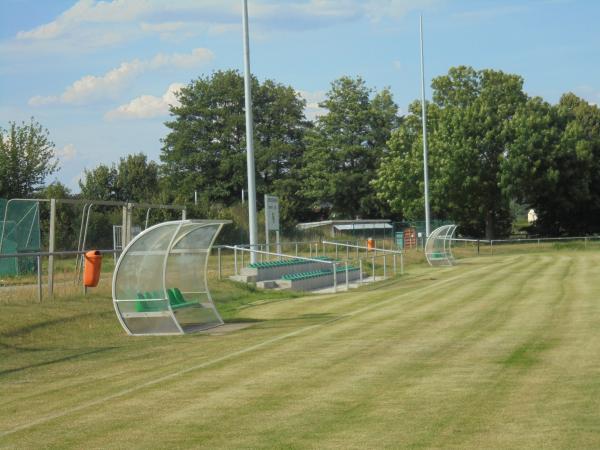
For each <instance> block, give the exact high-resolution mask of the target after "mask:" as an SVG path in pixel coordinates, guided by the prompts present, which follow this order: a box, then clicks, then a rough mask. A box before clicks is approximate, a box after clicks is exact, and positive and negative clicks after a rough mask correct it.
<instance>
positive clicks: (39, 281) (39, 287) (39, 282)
mask: <svg viewBox="0 0 600 450" xmlns="http://www.w3.org/2000/svg"><path fill="white" fill-rule="evenodd" d="M37 290H38V292H37V294H38V302H40V303H42V257H41V256H40V255H38V256H37Z"/></svg>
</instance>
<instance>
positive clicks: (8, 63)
mask: <svg viewBox="0 0 600 450" xmlns="http://www.w3.org/2000/svg"><path fill="white" fill-rule="evenodd" d="M248 3H249V17H250V25H249V28H250V33H251V38H250V52H251V70H252V72H253V74H254V75H256V76H257V77H258V78H259V79H260V80H265V79H273V80H276V81H278V82H280V83H284V84H287V85H291V86H293V87H294V88H295V89H296V90H297V91H298V92H299V93H300V95H302V96H303V97H304V98H305V99H306V100H307V109H306V114H307V117H309V118H314V117H316V116H317V115H318V114H319V113H321V112H322V111H321V110H320V109H319V107H318V103H319V101H321V100H323V98H324V96H325V93H326V92H327V90H328V88H329V85H330V83H331V82H332V81H333V80H335V79H336V78H339V77H340V76H344V75H349V76H361V77H363V79H364V80H365V81H366V83H367V85H368V86H369V87H372V88H375V89H382V88H384V87H389V88H390V89H391V90H392V92H393V94H394V99H395V101H396V103H397V104H398V105H399V107H400V110H401V111H402V112H405V111H406V110H407V106H408V104H409V103H410V102H412V101H413V100H415V99H418V98H419V97H420V66H419V15H420V14H422V15H423V22H424V33H425V39H424V41H425V76H426V84H427V86H429V82H430V80H431V78H433V77H435V76H439V75H443V74H445V73H446V72H447V71H448V69H449V68H450V67H452V66H457V65H470V66H473V67H474V68H476V69H484V68H493V69H499V70H503V71H505V72H510V73H516V74H519V75H521V76H522V77H523V78H524V80H525V90H526V92H527V93H528V94H529V95H531V96H541V97H543V98H544V99H545V100H547V101H549V102H551V103H555V102H557V101H558V99H559V98H560V96H561V94H563V93H565V92H569V91H570V92H574V93H576V94H577V95H580V96H581V97H583V98H585V99H586V100H588V101H589V102H591V103H600V58H599V57H598V55H600V26H598V23H599V19H600V2H598V1H595V0H587V1H585V0H579V1H577V0H530V1H526V0H519V1H517V0H514V1H513V0H504V1H494V0H478V1H475V0H420V1H417V0H365V1H359V0H287V1H274V0H249V2H248ZM241 5H242V3H241V0H169V1H165V0H106V1H96V0H79V1H73V0H0V127H2V128H4V129H6V128H7V127H8V124H9V122H11V121H16V122H21V121H29V120H30V118H31V117H33V118H34V119H35V120H36V121H38V122H39V123H41V124H42V125H43V126H44V127H45V128H47V129H48V130H49V133H50V138H51V140H52V141H53V142H54V144H55V146H56V154H57V157H58V159H59V162H60V170H59V172H57V173H56V174H54V175H52V176H51V178H50V179H49V180H47V181H48V182H51V181H53V180H58V181H61V182H62V183H65V184H66V185H67V186H68V187H69V188H71V189H72V190H73V191H74V192H78V190H79V188H78V180H79V179H80V177H81V176H82V174H83V172H84V170H85V169H88V170H89V169H93V168H94V167H96V166H97V165H98V164H101V163H103V164H109V165H110V164H112V163H113V162H118V160H119V158H121V157H123V156H126V155H128V154H131V153H138V152H142V153H145V154H147V155H148V157H149V158H150V159H152V160H156V161H159V155H160V150H161V139H162V138H163V137H164V136H165V135H166V134H167V132H168V129H167V128H166V127H165V125H164V123H165V121H168V120H169V105H172V104H176V102H177V98H176V95H175V93H176V92H177V90H178V89H179V88H180V87H181V86H184V85H186V84H188V83H190V82H191V81H192V80H194V79H196V78H198V77H199V76H206V75H210V74H211V73H212V72H213V71H216V70H220V69H238V70H240V71H242V70H243V47H242V28H241V9H242V7H241ZM430 95H431V90H430V89H429V88H427V96H430Z"/></svg>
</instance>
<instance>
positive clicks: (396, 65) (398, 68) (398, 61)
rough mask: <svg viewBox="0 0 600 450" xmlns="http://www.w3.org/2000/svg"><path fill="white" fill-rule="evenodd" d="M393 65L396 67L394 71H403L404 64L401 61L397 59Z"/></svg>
mask: <svg viewBox="0 0 600 450" xmlns="http://www.w3.org/2000/svg"><path fill="white" fill-rule="evenodd" d="M392 65H393V66H394V69H396V70H402V63H401V62H400V60H398V59H395V60H394V61H392Z"/></svg>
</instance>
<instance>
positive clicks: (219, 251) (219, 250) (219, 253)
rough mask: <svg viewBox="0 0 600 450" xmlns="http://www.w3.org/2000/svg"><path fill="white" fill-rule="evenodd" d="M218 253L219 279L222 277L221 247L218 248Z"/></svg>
mask: <svg viewBox="0 0 600 450" xmlns="http://www.w3.org/2000/svg"><path fill="white" fill-rule="evenodd" d="M217 254H218V255H219V280H220V279H221V247H219V248H218V249H217Z"/></svg>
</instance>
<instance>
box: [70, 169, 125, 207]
mask: <svg viewBox="0 0 600 450" xmlns="http://www.w3.org/2000/svg"><path fill="white" fill-rule="evenodd" d="M117 176H118V172H117V168H116V166H115V165H114V164H113V165H111V166H107V165H106V164H100V165H98V166H96V167H95V168H94V169H91V170H87V169H86V170H85V171H84V172H83V177H82V179H81V180H79V189H80V190H81V197H83V198H85V199H89V200H114V201H116V200H119V198H118V193H117Z"/></svg>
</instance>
